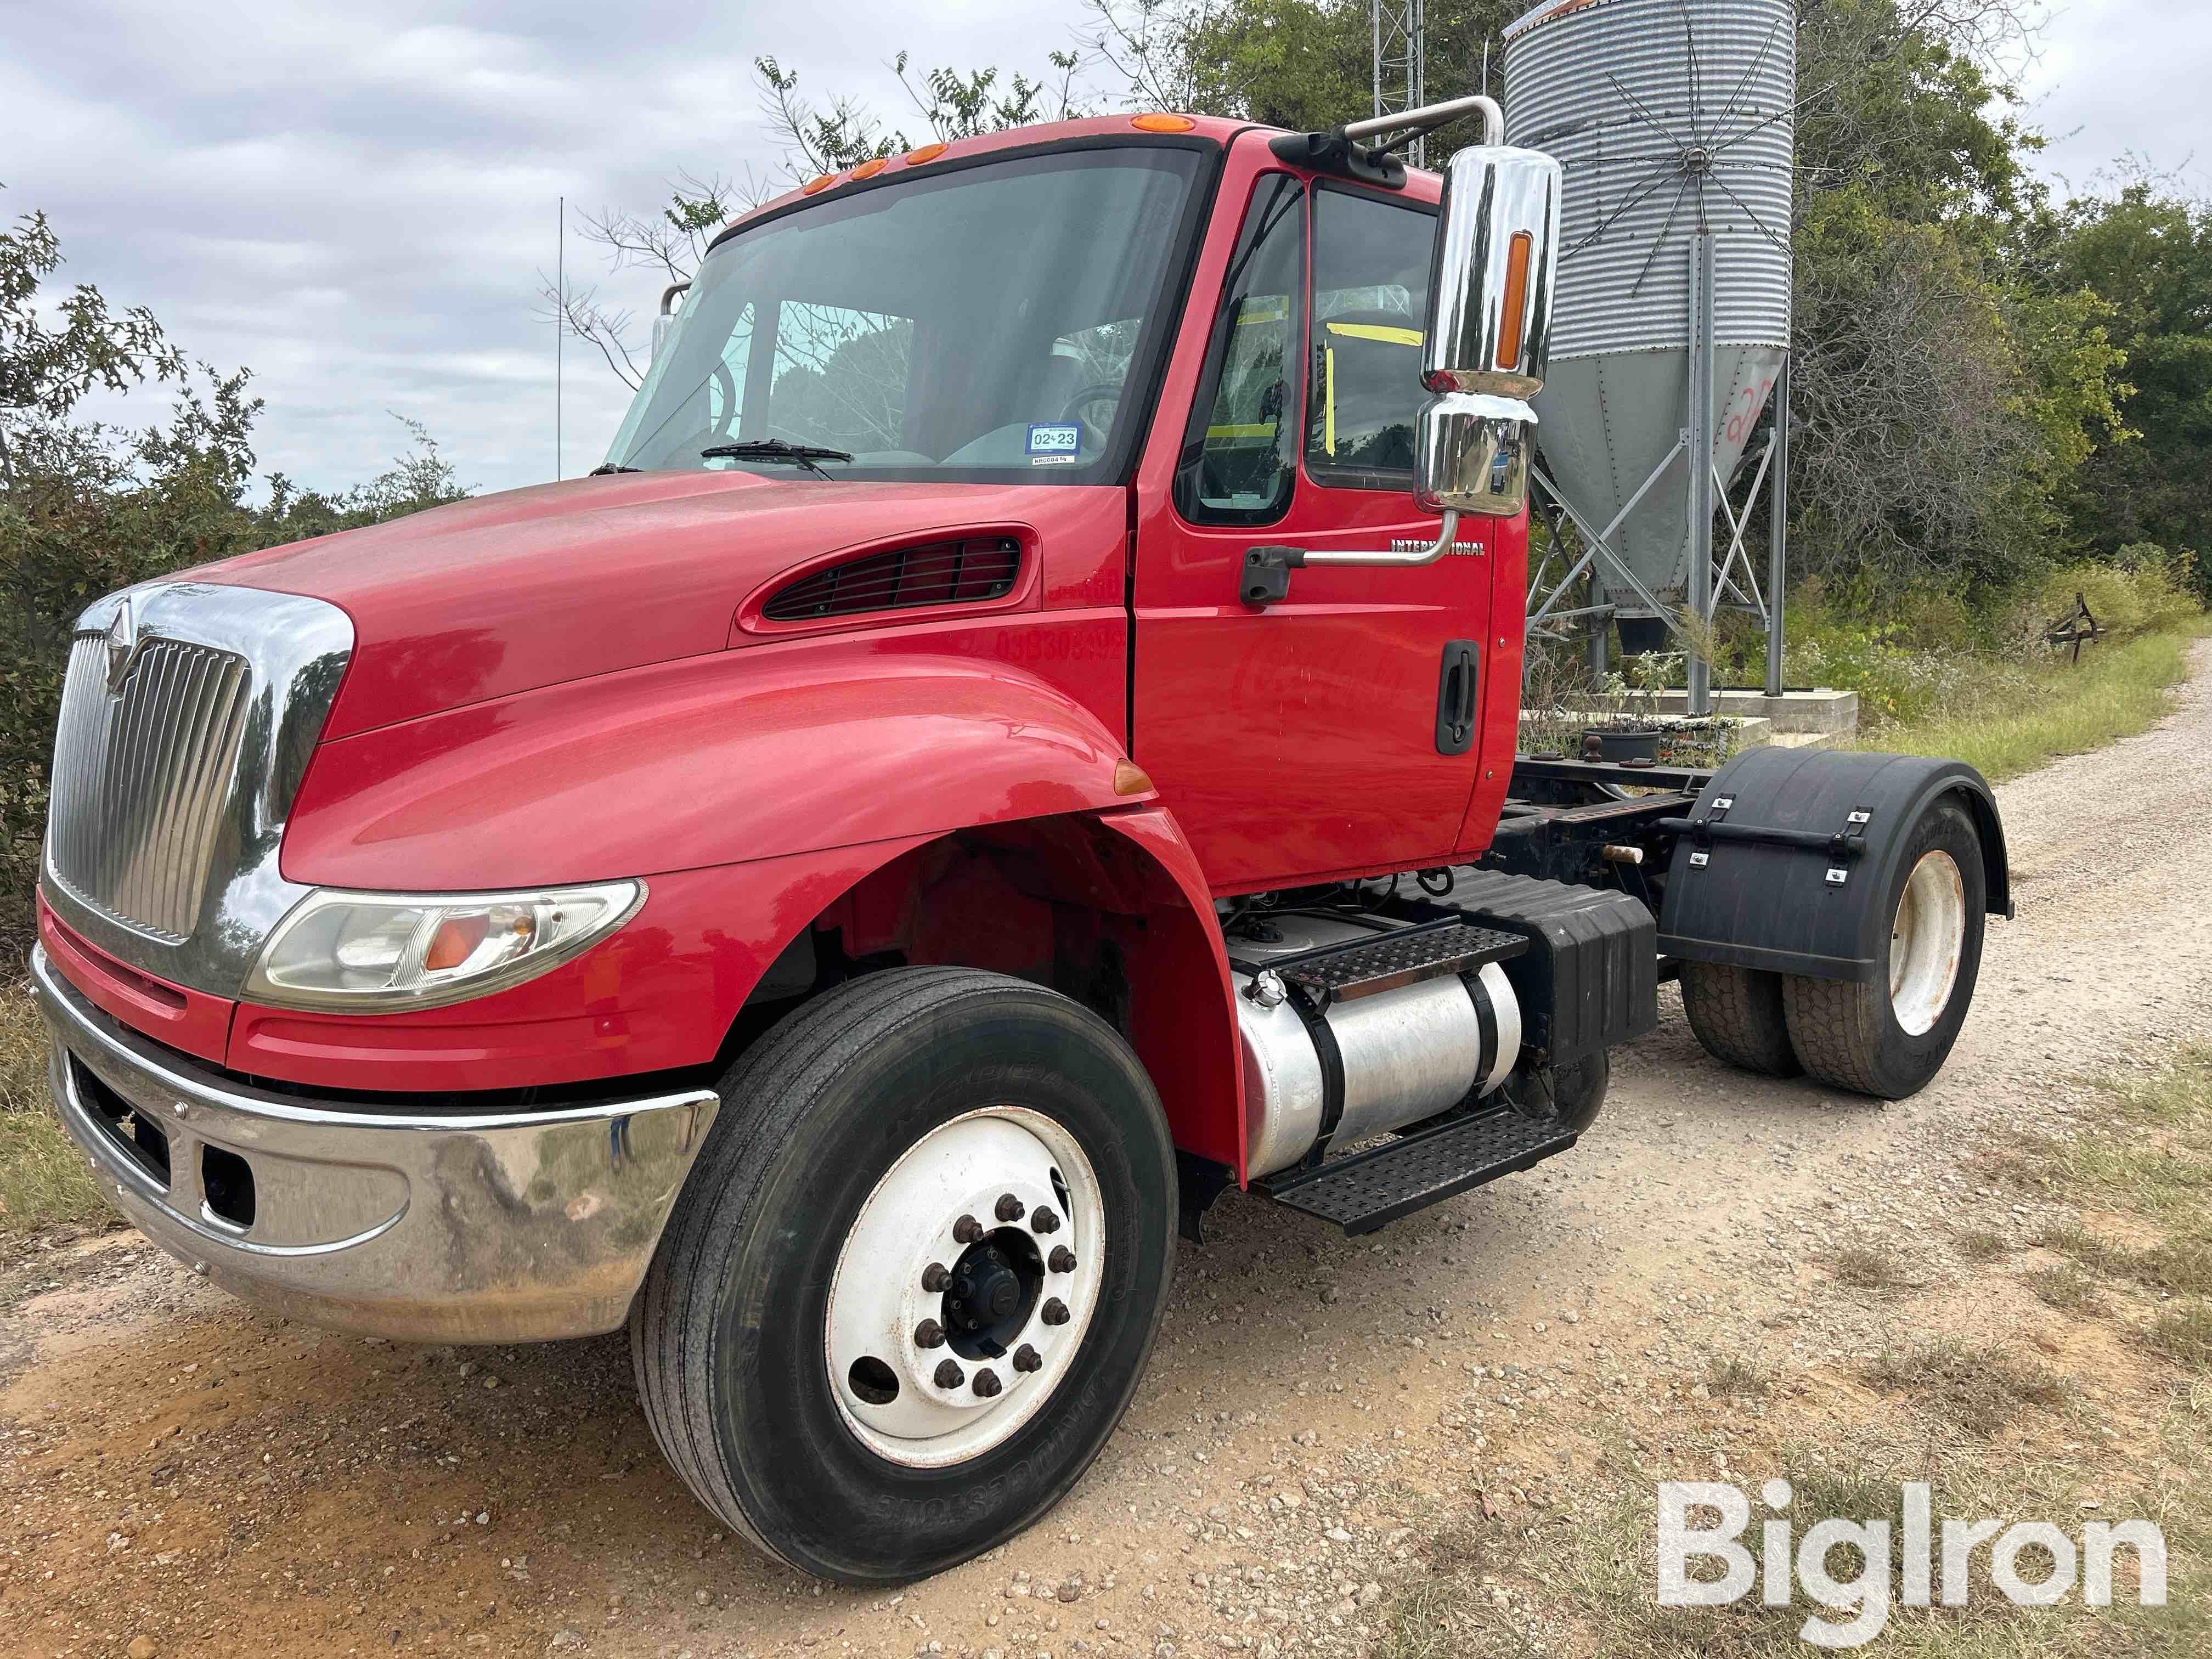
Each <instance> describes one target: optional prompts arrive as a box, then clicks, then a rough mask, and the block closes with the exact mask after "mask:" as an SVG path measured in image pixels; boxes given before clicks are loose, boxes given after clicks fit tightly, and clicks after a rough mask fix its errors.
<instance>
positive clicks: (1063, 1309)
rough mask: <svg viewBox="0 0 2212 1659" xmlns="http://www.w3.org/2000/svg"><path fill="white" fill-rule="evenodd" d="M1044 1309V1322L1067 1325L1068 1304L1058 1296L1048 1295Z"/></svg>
mask: <svg viewBox="0 0 2212 1659" xmlns="http://www.w3.org/2000/svg"><path fill="white" fill-rule="evenodd" d="M1042 1313H1043V1315H1044V1322H1045V1323H1046V1324H1048V1325H1065V1324H1066V1323H1067V1304H1066V1303H1065V1302H1062V1301H1061V1300H1060V1298H1059V1297H1056V1296H1054V1297H1046V1298H1045V1304H1044V1307H1043V1309H1042Z"/></svg>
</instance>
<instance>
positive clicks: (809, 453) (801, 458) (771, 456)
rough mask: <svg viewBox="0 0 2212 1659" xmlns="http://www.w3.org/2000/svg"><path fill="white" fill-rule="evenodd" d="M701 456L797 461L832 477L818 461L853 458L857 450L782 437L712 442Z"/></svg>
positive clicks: (720, 458) (811, 470) (712, 458)
mask: <svg viewBox="0 0 2212 1659" xmlns="http://www.w3.org/2000/svg"><path fill="white" fill-rule="evenodd" d="M699 459H701V460H702V461H718V460H733V461H796V462H798V463H799V465H801V466H803V467H805V468H806V469H807V471H810V472H819V473H820V474H821V475H822V476H823V477H825V478H827V477H830V474H829V470H828V469H827V468H825V467H821V466H817V465H815V463H816V462H817V461H849V460H851V459H853V452H852V451H851V450H849V449H828V448H824V447H823V446H822V445H820V444H794V443H786V442H785V441H783V440H782V439H781V438H748V439H746V440H745V441H744V442H743V443H734V444H708V446H707V447H705V448H704V449H702V450H701V451H700V452H699Z"/></svg>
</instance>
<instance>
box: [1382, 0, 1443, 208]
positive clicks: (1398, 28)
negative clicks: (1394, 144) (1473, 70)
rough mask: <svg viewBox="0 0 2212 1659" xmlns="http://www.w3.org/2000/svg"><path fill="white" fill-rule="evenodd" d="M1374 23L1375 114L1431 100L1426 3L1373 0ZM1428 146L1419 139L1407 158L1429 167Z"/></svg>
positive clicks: (1419, 0)
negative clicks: (1426, 43) (1425, 40)
mask: <svg viewBox="0 0 2212 1659" xmlns="http://www.w3.org/2000/svg"><path fill="white" fill-rule="evenodd" d="M1372 8H1373V9H1372V15H1373V19H1374V24H1375V113H1376V115H1401V114H1403V113H1404V112H1406V111H1407V110H1409V109H1419V108H1420V107H1421V106H1423V105H1424V104H1425V103H1427V102H1428V101H1429V97H1428V91H1429V87H1428V50H1427V47H1426V46H1425V43H1424V40H1423V38H1422V32H1423V27H1424V24H1425V11H1426V9H1427V7H1426V3H1425V0H1372ZM1428 143H1429V141H1428V140H1427V139H1426V138H1425V137H1423V138H1416V139H1415V140H1413V144H1412V146H1411V147H1410V148H1409V149H1407V154H1406V159H1407V161H1409V162H1411V163H1412V164H1413V166H1415V167H1423V166H1425V165H1426V164H1427V158H1428Z"/></svg>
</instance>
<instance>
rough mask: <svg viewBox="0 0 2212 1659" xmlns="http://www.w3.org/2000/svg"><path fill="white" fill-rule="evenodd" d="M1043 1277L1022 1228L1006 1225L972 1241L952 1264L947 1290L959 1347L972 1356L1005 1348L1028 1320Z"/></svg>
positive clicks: (948, 1320) (949, 1325)
mask: <svg viewBox="0 0 2212 1659" xmlns="http://www.w3.org/2000/svg"><path fill="white" fill-rule="evenodd" d="M1044 1279H1045V1268H1044V1263H1043V1262H1042V1261H1041V1260H1040V1259H1039V1258H1038V1255H1037V1248H1036V1245H1034V1244H1032V1243H1030V1242H1029V1240H1028V1239H1027V1238H1026V1237H1024V1236H1023V1234H1022V1233H1021V1231H1020V1230H1019V1229H1018V1228H1013V1227H1001V1228H1000V1230H999V1231H997V1232H995V1233H993V1234H992V1235H991V1236H990V1237H988V1238H986V1239H983V1240H981V1242H979V1243H974V1244H970V1245H969V1247H968V1248H967V1249H966V1250H965V1251H963V1253H962V1254H961V1257H960V1259H959V1261H956V1262H954V1263H953V1264H952V1278H951V1283H950V1284H949V1285H946V1286H945V1314H944V1322H945V1328H946V1329H947V1330H949V1331H950V1332H951V1333H952V1346H953V1347H954V1349H955V1350H956V1351H957V1352H965V1353H967V1354H968V1356H969V1358H981V1357H987V1358H997V1357H998V1356H999V1355H1000V1354H1001V1353H1003V1352H1006V1344H1007V1343H1008V1342H1009V1341H1010V1340H1012V1338H1013V1337H1015V1336H1016V1335H1018V1334H1019V1333H1020V1331H1021V1328H1022V1327H1023V1326H1024V1325H1025V1324H1027V1323H1028V1322H1029V1317H1030V1309H1031V1308H1033V1307H1034V1306H1036V1298H1037V1292H1038V1291H1039V1290H1041V1289H1042V1286H1043V1285H1044ZM963 1339H965V1340H963Z"/></svg>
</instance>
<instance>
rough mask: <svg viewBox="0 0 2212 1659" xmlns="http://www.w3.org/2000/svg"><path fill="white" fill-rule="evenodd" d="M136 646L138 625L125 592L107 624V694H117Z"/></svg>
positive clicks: (121, 689) (121, 686)
mask: <svg viewBox="0 0 2212 1659" xmlns="http://www.w3.org/2000/svg"><path fill="white" fill-rule="evenodd" d="M137 648H138V625H137V621H136V620H135V619H134V618H133V617H131V596H130V595H129V594H128V593H126V594H125V595H124V596H123V599H122V602H121V603H120V604H119V605H117V606H116V607H115V620H114V621H113V622H112V623H108V624H107V695H108V696H111V697H113V696H121V695H122V692H123V681H124V677H125V676H126V675H127V674H129V673H130V671H131V653H132V652H134V651H136V650H137Z"/></svg>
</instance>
